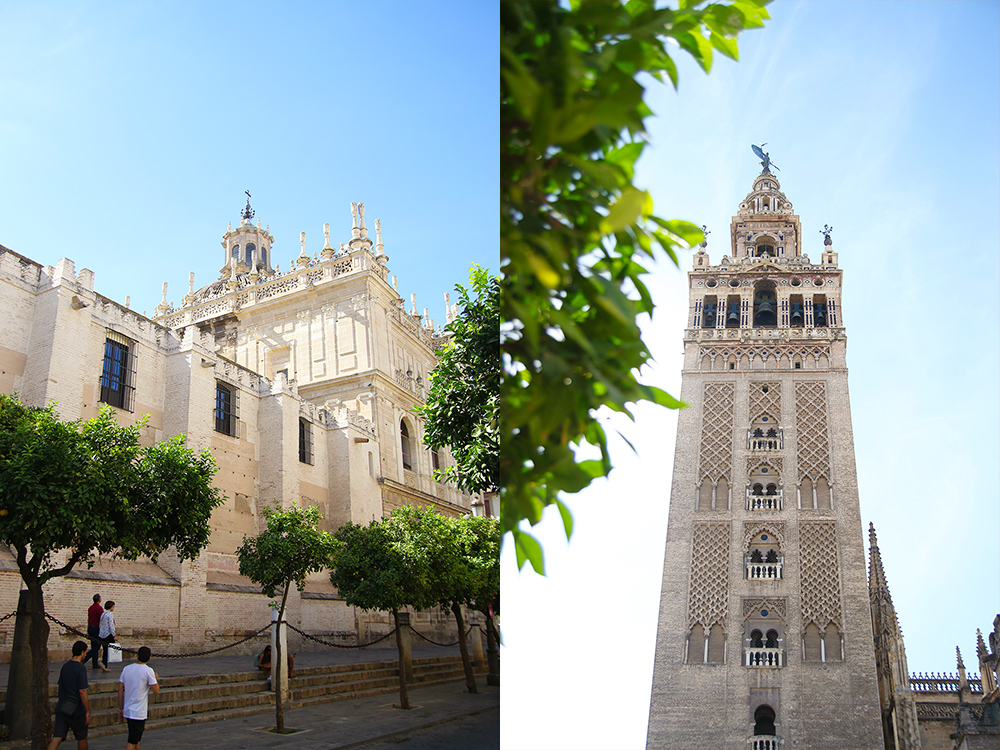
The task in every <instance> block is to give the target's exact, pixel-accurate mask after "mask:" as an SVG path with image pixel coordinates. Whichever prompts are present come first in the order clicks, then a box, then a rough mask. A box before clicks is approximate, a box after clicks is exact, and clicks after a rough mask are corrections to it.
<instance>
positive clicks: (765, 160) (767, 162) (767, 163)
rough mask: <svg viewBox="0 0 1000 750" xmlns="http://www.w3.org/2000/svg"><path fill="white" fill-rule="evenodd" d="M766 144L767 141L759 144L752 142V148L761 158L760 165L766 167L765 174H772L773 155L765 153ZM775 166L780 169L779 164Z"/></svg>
mask: <svg viewBox="0 0 1000 750" xmlns="http://www.w3.org/2000/svg"><path fill="white" fill-rule="evenodd" d="M766 145H767V144H766V143H762V144H760V145H759V146H755V145H753V144H752V143H751V144H750V148H752V149H753V152H754V153H755V154H757V158H758V159H760V160H761V162H760V165H761V166H762V167H764V173H765V174H771V169H770V168H771V157H770V156H768V155H767V154H766V153H764V146H766ZM774 168H775V169H778V165H777V164H775V165H774ZM779 171H780V170H779Z"/></svg>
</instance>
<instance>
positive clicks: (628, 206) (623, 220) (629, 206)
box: [600, 187, 653, 234]
mask: <svg viewBox="0 0 1000 750" xmlns="http://www.w3.org/2000/svg"><path fill="white" fill-rule="evenodd" d="M652 208H653V199H652V198H651V197H650V195H649V193H647V192H646V191H645V190H639V189H638V188H634V187H632V188H629V189H628V190H626V191H625V192H624V193H622V195H621V197H620V198H619V199H618V200H617V201H616V202H615V204H614V205H613V206H612V207H611V210H610V211H609V212H608V215H607V216H606V217H605V218H604V219H603V220H602V221H601V223H600V232H601V234H613V233H614V232H618V231H620V230H622V229H624V228H625V227H627V226H630V225H631V224H634V223H635V222H636V221H637V220H638V219H639V218H640V217H641V216H642V215H643V212H644V211H646V212H649V211H652Z"/></svg>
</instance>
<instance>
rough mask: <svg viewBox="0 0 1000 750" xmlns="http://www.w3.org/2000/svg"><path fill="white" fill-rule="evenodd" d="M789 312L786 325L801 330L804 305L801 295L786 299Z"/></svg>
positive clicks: (803, 322)
mask: <svg viewBox="0 0 1000 750" xmlns="http://www.w3.org/2000/svg"><path fill="white" fill-rule="evenodd" d="M788 304H789V308H790V312H789V314H788V325H789V326H790V327H792V328H802V327H803V326H804V325H805V321H806V318H805V315H806V311H805V304H804V303H803V302H802V295H801V294H793V295H791V296H790V297H789V298H788Z"/></svg>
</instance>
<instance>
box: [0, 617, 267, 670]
mask: <svg viewBox="0 0 1000 750" xmlns="http://www.w3.org/2000/svg"><path fill="white" fill-rule="evenodd" d="M11 614H13V613H11ZM45 616H46V617H48V618H49V619H50V620H52V622H54V623H56V624H57V625H61V626H62V627H64V628H66V630H68V631H70V632H71V633H76V634H77V635H79V636H81V637H82V638H90V636H89V635H88V634H87V633H81V632H80V631H79V630H77V629H76V628H74V627H70V626H69V625H67V624H66V623H64V622H63V621H62V620H57V619H56V618H55V617H53V616H52V615H50V614H49V613H48V612H46V613H45ZM7 617H10V615H7ZM2 619H6V618H2ZM0 621H2V620H0ZM270 628H271V626H270V625H265V626H264V627H262V628H261V629H260V630H258V631H257V632H256V633H251V634H250V635H248V636H247V637H246V638H241V639H240V640H238V641H234V642H233V643H230V644H227V645H225V646H220V647H219V648H213V649H210V650H208V651H196V652H195V653H193V654H156V653H154V654H153V656H155V657H156V658H157V659H187V658H190V657H192V656H206V655H208V654H214V653H217V652H219V651H225V650H226V649H227V648H232V647H233V646H239V645H240V644H241V643H246V642H247V641H249V640H250V639H251V638H256V637H257V636H258V635H260V634H261V633H263V632H264V631H265V630H270ZM115 648H117V649H119V650H121V651H123V652H125V653H128V654H135V653H137V652H138V649H135V648H125V647H124V646H122V645H121V644H118V643H116V644H115Z"/></svg>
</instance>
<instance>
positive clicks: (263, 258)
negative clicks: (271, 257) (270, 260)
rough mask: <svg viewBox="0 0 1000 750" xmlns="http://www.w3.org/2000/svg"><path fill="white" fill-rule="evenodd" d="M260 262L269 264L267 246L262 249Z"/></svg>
mask: <svg viewBox="0 0 1000 750" xmlns="http://www.w3.org/2000/svg"><path fill="white" fill-rule="evenodd" d="M260 262H261V263H263V264H264V265H265V266H266V265H267V248H266V247H262V248H261V249H260Z"/></svg>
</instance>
